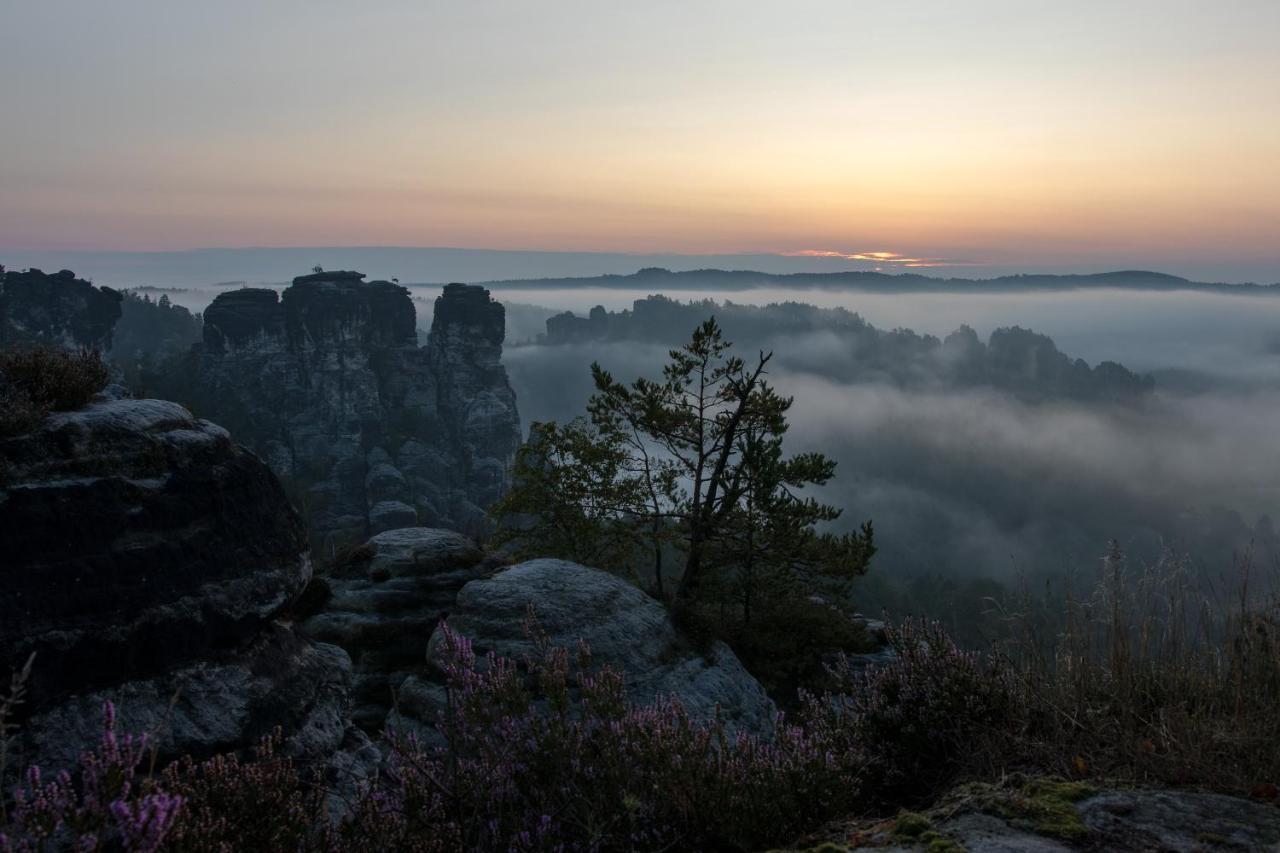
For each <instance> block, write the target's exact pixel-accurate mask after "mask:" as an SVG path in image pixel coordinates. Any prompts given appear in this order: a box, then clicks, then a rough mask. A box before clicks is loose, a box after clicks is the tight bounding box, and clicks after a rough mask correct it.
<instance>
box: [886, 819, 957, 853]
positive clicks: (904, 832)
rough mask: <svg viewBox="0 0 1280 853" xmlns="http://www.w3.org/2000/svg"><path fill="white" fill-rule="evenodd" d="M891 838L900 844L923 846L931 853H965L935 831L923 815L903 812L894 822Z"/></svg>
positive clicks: (930, 822)
mask: <svg viewBox="0 0 1280 853" xmlns="http://www.w3.org/2000/svg"><path fill="white" fill-rule="evenodd" d="M890 836H891V837H892V838H893V839H894V840H895V841H899V842H906V843H910V844H920V845H923V846H924V848H925V849H926V850H928V851H929V853H963V851H964V848H963V847H961V846H960V845H959V844H956V843H955V842H954V841H952V840H951V839H950V838H948V837H947V836H945V835H943V834H942V833H941V832H938V830H936V829H934V827H933V823H932V821H930V820H929V818H927V817H925V816H924V815H922V814H917V813H915V812H903V813H902V814H900V815H898V817H897V819H896V820H894V822H893V829H892V830H891V831H890Z"/></svg>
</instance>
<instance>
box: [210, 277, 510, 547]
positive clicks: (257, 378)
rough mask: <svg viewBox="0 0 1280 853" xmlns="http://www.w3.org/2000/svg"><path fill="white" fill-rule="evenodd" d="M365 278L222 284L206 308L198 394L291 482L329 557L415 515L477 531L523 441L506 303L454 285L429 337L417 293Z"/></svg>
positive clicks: (415, 519) (420, 520)
mask: <svg viewBox="0 0 1280 853" xmlns="http://www.w3.org/2000/svg"><path fill="white" fill-rule="evenodd" d="M363 278H364V276H363V275H362V274H360V273H354V272H325V273H317V274H315V275H309V276H302V277H300V278H297V279H295V280H294V283H293V285H292V286H291V287H289V288H287V289H286V290H285V291H284V293H283V295H282V296H279V297H278V296H277V294H276V293H275V292H274V291H270V290H252V289H245V290H237V291H231V292H229V293H224V294H222V295H220V296H219V297H218V298H217V299H216V300H214V302H213V304H212V305H210V306H209V308H208V310H207V311H206V312H205V314H204V321H205V327H204V345H203V351H202V352H201V353H199V356H198V366H197V384H198V385H199V388H198V389H197V390H196V391H195V392H194V395H195V403H196V405H197V406H198V407H199V408H200V409H201V410H202V411H208V412H209V413H210V414H212V415H213V416H214V417H216V418H217V419H218V420H220V421H221V422H223V423H226V424H227V425H228V426H229V427H230V428H231V429H232V430H233V431H234V432H235V434H236V436H237V438H239V439H240V440H242V441H245V442H247V443H249V444H250V445H251V446H253V447H254V448H255V449H256V450H258V452H259V453H260V454H261V455H262V456H263V458H265V459H266V460H267V462H268V463H269V464H270V465H271V467H272V469H273V470H274V471H275V472H276V473H277V474H279V475H280V476H281V477H282V478H284V479H285V481H286V483H287V484H289V485H290V487H291V488H294V489H295V490H296V494H297V497H298V502H299V504H300V508H301V510H302V512H303V513H304V515H305V516H306V518H307V522H308V526H309V527H310V528H311V530H312V532H313V533H314V534H315V538H314V539H313V542H314V543H315V544H316V545H317V546H319V547H320V548H321V549H323V550H325V551H326V552H328V551H329V550H331V546H332V545H334V544H336V543H339V542H352V541H361V540H363V539H364V538H365V537H366V536H368V535H369V534H371V533H377V532H379V531H381V530H387V529H393V528H398V527H405V526H412V525H414V524H431V525H442V526H448V527H451V528H454V529H457V530H464V531H469V532H475V531H478V530H480V529H481V528H482V526H483V515H484V514H483V507H485V506H486V505H487V504H489V503H490V502H492V501H493V500H494V499H495V498H497V497H498V496H499V495H500V494H501V492H502V490H503V488H504V487H505V483H506V479H505V478H506V471H507V470H508V468H509V466H510V463H511V461H512V460H513V459H514V455H515V451H516V449H517V447H518V446H519V443H520V431H519V418H518V415H517V412H516V405H515V395H514V394H513V392H512V390H511V387H510V385H509V384H508V382H507V377H506V372H505V370H504V369H503V367H502V363H501V354H502V339H503V335H504V326H505V322H504V312H503V308H502V306H501V305H500V304H499V303H497V302H494V301H493V300H492V299H490V297H489V293H488V291H486V290H484V289H483V288H479V287H470V286H466V285H460V284H459V285H449V286H447V287H446V288H445V289H444V293H443V295H441V296H440V297H439V298H438V299H437V300H436V307H435V319H434V322H433V324H432V328H431V333H430V336H429V339H428V343H427V346H425V347H419V346H418V344H417V339H416V331H415V322H414V320H415V317H414V310H413V303H412V302H411V300H410V299H409V292H408V290H407V289H406V288H403V287H400V286H399V285H396V284H392V283H391V282H385V281H374V282H365V281H364V280H363Z"/></svg>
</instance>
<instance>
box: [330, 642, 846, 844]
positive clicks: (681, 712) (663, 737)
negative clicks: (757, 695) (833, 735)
mask: <svg viewBox="0 0 1280 853" xmlns="http://www.w3.org/2000/svg"><path fill="white" fill-rule="evenodd" d="M444 639H445V648H446V658H447V661H448V662H447V669H448V673H449V681H450V688H449V705H448V709H447V710H446V711H445V712H444V714H443V716H442V719H441V721H440V726H439V729H440V731H441V733H442V734H443V735H444V737H445V740H446V745H445V746H442V747H438V748H436V749H428V748H426V747H424V746H423V745H422V744H421V743H420V742H418V741H417V740H416V739H415V738H413V737H411V736H407V735H406V736H402V737H395V738H393V742H394V744H395V749H394V752H393V754H392V755H391V757H390V767H391V769H390V771H389V774H388V777H389V780H390V783H391V784H390V785H388V786H384V787H383V788H382V789H380V790H379V791H377V792H376V793H375V794H373V795H371V796H369V797H367V798H366V799H365V800H364V801H363V802H362V803H361V804H360V808H359V809H358V810H357V813H356V815H355V817H354V819H353V820H352V821H351V822H350V823H349V824H347V826H346V827H345V830H346V831H347V833H348V834H347V836H346V837H347V838H348V839H352V838H354V839H356V840H358V841H359V842H360V843H364V844H369V845H370V848H371V849H392V848H394V849H422V850H432V849H454V848H455V846H456V847H461V848H462V849H480V850H491V849H504V850H543V849H546V850H552V849H559V850H665V849H751V848H754V847H758V846H762V845H767V844H770V843H776V842H780V841H785V840H787V839H789V838H791V837H793V836H794V835H795V834H797V833H798V832H799V831H801V830H803V829H805V828H807V827H810V826H813V825H815V824H816V823H817V822H820V821H821V820H824V819H827V818H830V817H832V816H835V815H837V814H840V813H841V812H842V811H843V810H846V809H848V808H850V807H851V806H852V804H853V803H854V801H855V799H856V797H857V795H858V791H859V788H858V779H857V773H856V767H857V764H856V761H855V760H854V758H855V756H854V755H853V753H852V752H850V751H848V750H836V749H833V748H832V744H831V743H829V742H827V740H826V739H824V738H823V737H822V736H821V735H819V734H815V732H813V731H810V730H808V729H806V728H805V727H803V726H799V725H791V724H789V723H787V722H786V721H785V720H783V719H780V720H779V721H778V730H777V732H776V736H775V737H774V738H773V739H772V740H764V739H760V738H756V737H752V736H748V735H745V734H742V733H737V734H734V733H732V732H730V731H729V729H728V727H727V726H726V725H725V724H724V722H723V721H720V720H713V721H710V722H700V721H697V720H695V719H693V718H692V717H691V716H690V715H689V714H688V713H687V711H686V710H685V709H684V708H683V706H681V704H680V703H679V702H678V701H676V700H674V699H665V700H662V701H659V702H657V703H655V704H653V705H651V706H647V707H641V708H637V707H633V706H631V705H629V704H628V703H627V702H626V700H625V696H624V691H623V684H622V680H621V678H620V676H619V675H618V674H617V673H615V672H613V671H611V670H609V669H607V668H604V669H593V668H592V666H591V662H590V652H589V649H587V648H585V647H581V648H579V649H578V650H577V653H576V654H574V655H570V653H569V652H568V651H567V650H565V649H563V648H556V647H552V646H549V645H547V644H546V642H545V640H543V641H540V642H539V644H538V648H539V651H538V653H537V655H536V656H534V657H532V658H531V659H529V660H527V661H525V662H524V666H517V665H516V664H515V663H514V662H512V661H509V660H504V659H502V658H498V657H495V656H493V655H489V656H487V657H485V658H483V659H480V660H477V659H476V657H475V654H474V652H473V650H472V648H471V646H470V644H469V642H468V641H467V640H466V638H464V637H461V636H458V635H456V634H453V633H452V632H450V631H449V630H448V629H447V628H446V629H445V632H444Z"/></svg>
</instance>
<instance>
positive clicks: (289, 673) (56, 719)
mask: <svg viewBox="0 0 1280 853" xmlns="http://www.w3.org/2000/svg"><path fill="white" fill-rule="evenodd" d="M0 474H2V476H0V542H2V543H3V546H4V560H3V561H0V586H2V587H3V588H4V590H5V594H4V595H3V596H0V655H2V659H0V671H3V672H4V673H5V675H6V676H7V674H8V672H10V671H12V670H16V669H19V668H21V667H22V665H23V663H24V662H25V661H26V660H27V659H28V658H29V657H30V656H31V655H32V654H34V655H35V658H34V661H33V665H32V668H31V676H30V680H29V682H28V695H27V699H26V702H25V704H24V705H23V706H22V710H23V712H24V716H27V717H28V719H26V720H25V721H23V724H22V726H21V734H22V743H21V747H22V750H21V751H22V752H24V755H23V758H25V759H27V760H33V761H35V762H37V763H41V764H44V765H46V766H48V767H55V768H56V767H60V766H66V765H68V764H69V763H71V762H72V761H73V760H74V759H75V758H76V757H77V756H78V754H79V752H80V751H81V750H83V749H85V748H87V747H89V746H91V745H92V744H93V743H94V742H95V740H96V738H97V734H98V732H99V730H100V719H101V713H102V711H101V709H102V703H103V701H104V700H106V699H110V700H112V701H114V702H115V703H116V705H117V707H118V709H119V714H120V719H121V723H122V726H123V727H124V728H126V729H127V730H131V731H139V732H142V731H149V732H154V733H155V734H156V735H157V736H158V739H159V744H160V746H161V749H162V753H163V754H165V755H177V754H181V753H186V752H190V753H193V754H195V755H208V754H211V753H213V752H216V751H219V750H224V749H238V748H241V747H244V746H247V745H250V744H252V743H254V742H255V741H256V739H257V738H258V737H260V736H262V735H264V734H266V733H268V732H270V731H271V729H272V728H273V727H274V726H276V725H280V726H282V727H283V729H284V731H285V733H286V735H288V736H289V738H290V740H289V743H290V749H292V750H294V751H295V752H296V753H298V754H302V755H313V756H327V755H328V754H330V753H332V752H333V751H334V750H335V749H337V748H338V746H339V744H340V743H341V742H342V740H343V738H344V736H345V734H346V728H347V726H346V717H347V691H348V683H349V681H350V670H351V663H350V660H349V658H348V657H347V655H346V653H345V652H343V651H342V650H341V649H339V648H337V647H335V646H327V645H323V644H317V643H313V642H310V641H307V640H305V639H303V638H302V637H300V636H299V635H297V634H295V633H294V632H293V630H292V629H291V628H289V627H288V625H287V624H286V623H284V622H282V621H280V618H279V617H280V615H281V614H282V613H283V612H284V611H285V610H286V608H287V607H288V605H289V604H290V602H291V601H292V600H293V599H294V598H295V597H296V596H297V594H298V593H299V592H300V591H301V590H302V589H303V586H304V585H305V584H306V583H307V581H308V580H309V578H310V576H311V563H310V559H309V557H308V554H307V550H306V539H305V534H304V530H303V527H302V524H301V521H300V519H299V518H298V516H297V514H296V513H295V512H294V510H293V509H292V508H291V507H290V506H289V503H288V501H287V500H286V498H285V495H284V492H283V490H282V489H281V487H280V484H279V483H278V482H277V480H276V478H275V477H274V476H273V475H272V474H271V472H270V471H269V470H268V469H267V467H266V466H265V465H264V464H263V463H262V462H261V461H260V460H258V459H257V458H256V457H255V456H253V455H252V454H250V453H247V452H246V451H244V450H243V449H242V448H240V447H238V446H237V445H235V444H234V443H233V442H232V441H231V438H230V437H229V435H228V434H227V432H226V430H224V429H222V428H221V427H219V426H216V425H214V424H212V423H209V422H208V421H203V420H199V419H196V418H193V417H192V416H191V414H190V413H189V412H187V411H186V410H185V409H184V408H182V407H181V406H179V405H177V404H175V403H170V402H166V401H162V400H129V399H110V398H104V399H100V400H98V401H97V402H94V403H92V404H90V405H89V406H88V407H87V408H84V409H82V410H79V411H73V412H61V413H57V414H54V415H50V416H49V417H47V418H45V419H44V421H43V423H42V424H40V425H39V426H38V427H36V428H35V429H32V430H30V431H28V432H26V433H24V434H20V435H16V436H12V437H10V438H6V439H4V440H2V441H0Z"/></svg>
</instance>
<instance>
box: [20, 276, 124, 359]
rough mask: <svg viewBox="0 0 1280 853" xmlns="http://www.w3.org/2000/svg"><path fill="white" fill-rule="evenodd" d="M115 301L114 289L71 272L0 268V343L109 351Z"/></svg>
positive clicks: (116, 317)
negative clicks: (92, 282) (100, 285)
mask: <svg viewBox="0 0 1280 853" xmlns="http://www.w3.org/2000/svg"><path fill="white" fill-rule="evenodd" d="M120 300H121V294H120V293H119V292H118V291H115V290H112V289H111V288H109V287H94V286H93V285H92V284H90V283H89V282H87V281H84V280H83V279H79V278H76V274H75V273H73V272H72V271H71V270H62V271H61V272H56V273H52V274H46V273H43V272H41V271H40V270H36V269H33V270H27V271H26V272H14V271H8V272H5V271H3V267H0V345H3V344H13V343H42V344H49V345H53V346H61V347H68V348H75V349H78V348H81V347H84V348H88V349H97V350H107V349H110V347H111V332H112V329H113V328H114V327H115V324H116V321H117V320H119V319H120Z"/></svg>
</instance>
